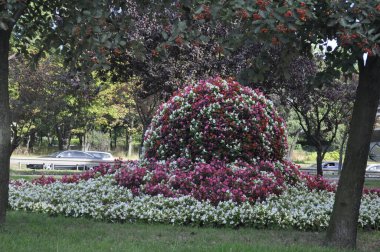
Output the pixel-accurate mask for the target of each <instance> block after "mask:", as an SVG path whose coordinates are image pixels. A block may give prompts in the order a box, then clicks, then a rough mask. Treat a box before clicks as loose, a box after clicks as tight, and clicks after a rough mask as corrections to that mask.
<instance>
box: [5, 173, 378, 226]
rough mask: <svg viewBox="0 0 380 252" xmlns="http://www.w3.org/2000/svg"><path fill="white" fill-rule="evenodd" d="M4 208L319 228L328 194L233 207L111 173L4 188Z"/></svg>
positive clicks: (364, 221)
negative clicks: (118, 181) (134, 183)
mask: <svg viewBox="0 0 380 252" xmlns="http://www.w3.org/2000/svg"><path fill="white" fill-rule="evenodd" d="M9 195H10V197H9V205H10V207H11V208H12V209H14V210H27V211H32V212H42V213H47V214H51V215H58V214H63V215H65V216H73V217H91V218H95V219H102V220H109V221H132V222H133V221H145V222H160V223H171V224H182V225H184V224H190V225H218V226H219V225H222V226H237V225H244V226H255V227H267V226H270V227H271V226H274V227H281V228H289V227H293V228H297V229H301V230H320V229H324V228H326V227H327V226H328V221H329V218H330V214H331V211H332V206H333V202H334V193H331V192H326V191H312V192H310V191H308V190H307V189H306V188H305V187H304V186H302V185H300V186H297V187H292V188H290V189H288V190H287V191H285V192H284V193H283V194H282V195H280V196H275V195H272V196H270V197H269V198H268V199H267V200H266V201H265V202H262V203H259V202H257V203H256V204H254V205H251V204H249V203H243V204H237V203H234V202H232V201H227V202H221V203H219V204H218V205H217V206H213V205H212V204H210V203H209V202H200V201H198V200H196V199H194V198H192V197H190V196H183V197H179V198H165V197H163V196H162V195H158V196H148V195H143V196H138V197H135V196H133V195H132V193H131V191H130V190H128V189H126V188H124V187H121V186H118V185H115V182H114V178H113V176H112V175H106V176H104V177H99V178H95V179H90V180H88V181H81V182H79V183H75V184H65V183H61V182H55V183H53V184H50V185H45V186H43V185H34V184H32V183H30V182H24V184H23V185H22V186H16V185H13V184H12V185H10V190H9ZM358 225H359V226H361V227H371V228H377V229H378V228H379V227H380V197H378V196H377V195H374V194H367V195H364V196H363V198H362V204H361V208H360V217H359V223H358Z"/></svg>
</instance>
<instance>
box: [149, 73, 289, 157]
mask: <svg viewBox="0 0 380 252" xmlns="http://www.w3.org/2000/svg"><path fill="white" fill-rule="evenodd" d="M284 126H285V125H284V121H283V119H282V118H281V117H280V116H279V115H278V113H277V112H276V110H275V108H274V106H273V103H272V102H271V101H270V100H268V99H267V98H265V96H264V95H263V94H262V93H261V92H259V91H258V90H252V89H250V88H248V87H243V86H241V85H240V84H239V83H238V82H236V81H233V80H232V79H228V80H224V79H221V78H213V79H208V80H202V81H199V82H197V83H195V84H192V85H189V86H187V87H185V88H184V89H182V90H180V91H179V92H177V93H176V94H174V95H173V96H172V97H171V98H170V99H169V101H168V102H166V103H163V104H162V105H161V106H160V107H159V109H158V111H157V113H156V114H155V116H154V117H153V119H152V122H151V125H150V127H149V128H148V130H147V131H146V134H145V139H144V140H145V141H144V147H145V151H146V152H145V157H146V158H153V159H156V160H176V159H178V158H187V159H190V160H192V161H193V162H206V163H209V162H210V161H212V160H222V161H225V162H227V163H228V162H234V161H236V160H242V161H245V162H249V163H256V161H258V160H282V158H283V156H284V153H285V151H286V148H287V142H286V136H285V127H284Z"/></svg>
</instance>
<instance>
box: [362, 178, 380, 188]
mask: <svg viewBox="0 0 380 252" xmlns="http://www.w3.org/2000/svg"><path fill="white" fill-rule="evenodd" d="M364 187H367V188H379V189H380V179H366V181H365V182H364Z"/></svg>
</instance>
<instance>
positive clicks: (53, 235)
mask: <svg viewBox="0 0 380 252" xmlns="http://www.w3.org/2000/svg"><path fill="white" fill-rule="evenodd" d="M323 237H324V233H321V232H301V231H294V230H257V229H252V228H240V229H237V230H234V229H229V228H209V227H207V228H197V227H185V226H171V225H163V224H143V223H134V224H131V223H124V224H120V223H105V222H99V221H94V220H89V219H83V218H80V219H74V218H65V217H62V216H59V217H49V216H47V215H44V214H36V213H26V212H15V211H10V212H9V213H8V218H7V223H6V224H5V225H4V226H3V227H0V251H7V252H12V251H17V252H23V251H41V252H42V251H81V252H85V251H91V252H92V251H337V250H332V249H327V248H324V247H322V246H321V244H322V241H323ZM379 239H380V232H374V231H371V232H364V231H361V232H360V233H359V249H360V250H361V251H376V250H377V249H378V246H379Z"/></svg>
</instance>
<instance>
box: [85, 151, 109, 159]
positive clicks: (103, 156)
mask: <svg viewBox="0 0 380 252" xmlns="http://www.w3.org/2000/svg"><path fill="white" fill-rule="evenodd" d="M90 153H91V154H92V155H93V156H94V157H97V158H111V155H110V154H108V153H102V152H90Z"/></svg>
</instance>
